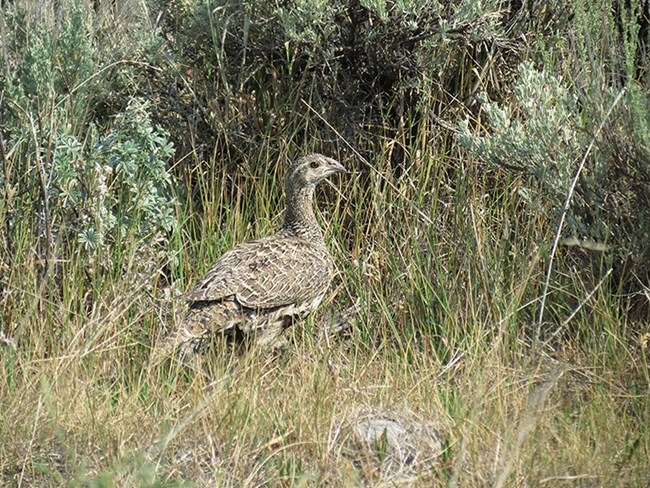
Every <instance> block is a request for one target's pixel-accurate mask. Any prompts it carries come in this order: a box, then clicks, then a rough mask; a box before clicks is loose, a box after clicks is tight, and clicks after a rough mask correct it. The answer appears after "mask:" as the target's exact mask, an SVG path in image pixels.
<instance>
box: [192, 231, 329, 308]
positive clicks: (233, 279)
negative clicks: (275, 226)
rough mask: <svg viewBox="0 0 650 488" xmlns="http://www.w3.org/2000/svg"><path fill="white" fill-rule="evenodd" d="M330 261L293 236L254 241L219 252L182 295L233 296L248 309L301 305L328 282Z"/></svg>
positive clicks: (204, 297)
mask: <svg viewBox="0 0 650 488" xmlns="http://www.w3.org/2000/svg"><path fill="white" fill-rule="evenodd" d="M332 274H333V263H332V260H331V258H330V256H329V254H328V252H327V250H326V249H324V248H322V247H319V246H315V245H313V244H311V243H309V242H308V241H303V240H299V239H260V240H257V241H250V242H245V243H242V244H239V245H237V246H235V247H234V248H232V249H231V250H229V251H227V252H226V253H224V254H223V255H222V256H221V258H219V260H218V261H217V262H216V263H215V264H214V265H213V266H212V268H210V270H209V271H208V272H207V273H206V275H205V277H204V278H203V279H202V280H201V281H200V282H199V283H198V284H197V285H196V287H195V288H194V289H193V290H192V291H191V292H189V293H188V294H187V295H186V298H187V299H188V300H189V301H190V302H199V301H218V300H222V299H224V298H226V297H229V296H235V298H236V299H237V301H238V302H239V303H240V304H241V305H243V306H245V307H248V308H253V309H261V308H272V307H279V306H282V305H289V304H295V303H301V302H304V301H307V300H310V299H312V298H314V297H315V296H317V295H319V294H321V293H322V292H323V291H325V290H326V289H327V287H328V286H329V283H330V280H331V279H332Z"/></svg>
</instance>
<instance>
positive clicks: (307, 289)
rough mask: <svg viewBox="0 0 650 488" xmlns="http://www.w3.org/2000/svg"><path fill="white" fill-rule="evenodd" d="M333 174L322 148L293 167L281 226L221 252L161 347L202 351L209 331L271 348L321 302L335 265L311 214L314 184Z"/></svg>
mask: <svg viewBox="0 0 650 488" xmlns="http://www.w3.org/2000/svg"><path fill="white" fill-rule="evenodd" d="M339 172H345V168H344V167H343V166H342V165H341V164H340V163H338V162H337V161H335V160H333V159H330V158H327V157H325V156H322V155H320V154H310V155H308V156H305V157H302V158H300V159H298V160H297V161H296V162H295V163H294V164H293V165H292V166H291V168H290V170H289V173H288V176H287V181H286V209H285V222H284V225H283V226H282V228H281V229H280V230H279V231H278V232H277V233H275V234H273V235H271V236H269V237H265V238H262V239H258V240H254V241H249V242H244V243H241V244H239V245H237V246H235V247H233V248H232V249H230V250H229V251H227V252H226V253H224V254H223V255H222V256H221V257H220V258H219V260H218V261H217V262H216V263H215V264H214V265H213V266H212V267H211V268H210V269H209V270H208V272H207V273H206V275H205V276H204V278H203V279H202V280H201V281H199V283H198V284H197V285H196V286H195V287H194V289H193V290H192V291H190V292H189V293H188V294H187V295H186V298H187V300H188V303H189V310H188V312H187V315H186V316H185V318H184V319H183V321H182V322H181V324H180V326H179V328H178V330H177V331H175V332H174V333H173V334H172V335H171V336H170V337H169V339H168V341H167V346H166V349H167V350H171V351H175V352H176V353H179V354H181V355H183V356H187V355H188V354H192V353H196V352H201V351H202V350H203V349H204V348H205V347H206V346H207V345H208V344H209V343H210V340H211V338H212V337H213V336H214V334H218V333H229V332H230V333H233V334H235V333H236V335H244V336H248V337H252V338H253V339H254V342H255V343H257V344H260V345H263V346H273V345H276V344H277V343H278V342H280V341H281V339H282V336H283V332H284V330H285V329H286V328H287V327H288V326H289V325H291V324H292V323H293V321H294V320H295V319H297V318H301V317H304V316H305V315H307V314H309V313H310V312H312V311H314V310H315V309H316V308H317V307H318V306H319V304H320V302H321V301H322V299H323V297H324V295H325V293H326V291H327V289H328V287H329V284H330V282H331V280H332V277H333V276H334V273H335V266H334V262H333V260H332V257H331V256H330V253H329V251H328V250H327V247H326V245H325V240H324V238H323V231H322V229H321V228H320V226H319V225H318V222H317V221H316V217H315V215H314V209H313V198H314V188H315V187H316V185H317V184H318V183H319V182H321V181H322V180H324V179H325V178H327V177H328V176H330V175H332V174H334V173H339ZM171 351H170V352H171Z"/></svg>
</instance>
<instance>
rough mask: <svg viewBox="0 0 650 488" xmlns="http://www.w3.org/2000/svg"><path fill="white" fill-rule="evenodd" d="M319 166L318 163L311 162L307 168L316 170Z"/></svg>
mask: <svg viewBox="0 0 650 488" xmlns="http://www.w3.org/2000/svg"><path fill="white" fill-rule="evenodd" d="M319 166H320V163H319V162H318V161H312V162H311V163H309V167H310V168H311V169H316V168H318V167H319Z"/></svg>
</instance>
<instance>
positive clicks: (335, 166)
mask: <svg viewBox="0 0 650 488" xmlns="http://www.w3.org/2000/svg"><path fill="white" fill-rule="evenodd" d="M330 171H331V172H332V173H347V172H348V170H347V169H345V166H343V165H342V164H341V163H339V162H338V161H335V160H332V166H330Z"/></svg>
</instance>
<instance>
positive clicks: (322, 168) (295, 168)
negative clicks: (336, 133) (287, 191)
mask: <svg viewBox="0 0 650 488" xmlns="http://www.w3.org/2000/svg"><path fill="white" fill-rule="evenodd" d="M334 173H347V170H346V169H345V167H344V166H343V165H342V164H341V163H339V162H338V161H336V160H335V159H332V158H328V157H325V156H323V155H322V154H308V155H307V156H303V157H301V158H300V159H298V160H296V162H295V163H293V165H292V166H291V169H290V171H289V176H288V178H287V183H288V185H290V186H294V185H296V186H298V187H303V186H307V185H313V186H315V185H317V184H318V183H320V182H321V181H323V180H324V179H325V178H327V177H328V176H330V175H333V174H334Z"/></svg>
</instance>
